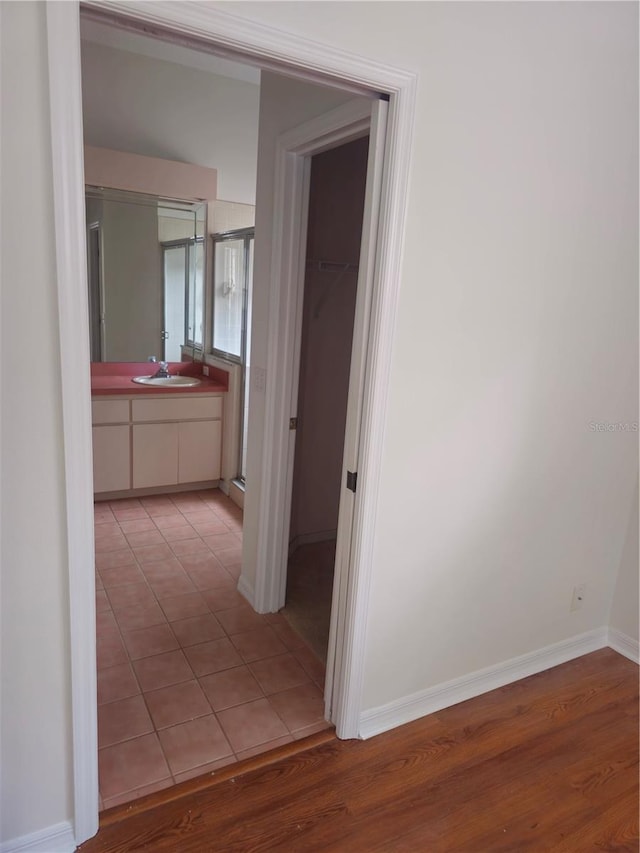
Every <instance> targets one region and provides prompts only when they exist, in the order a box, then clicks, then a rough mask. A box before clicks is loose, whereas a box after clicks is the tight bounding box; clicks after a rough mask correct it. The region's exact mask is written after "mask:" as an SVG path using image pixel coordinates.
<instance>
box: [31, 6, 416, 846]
mask: <svg viewBox="0 0 640 853" xmlns="http://www.w3.org/2000/svg"><path fill="white" fill-rule="evenodd" d="M86 5H87V6H90V7H92V8H93V9H94V10H96V11H97V12H98V13H100V14H103V15H106V16H113V15H116V16H121V17H120V19H119V20H120V22H122V20H123V19H124V20H126V19H128V20H129V21H131V22H132V25H135V23H136V22H144V23H145V25H146V28H147V32H148V33H151V34H153V33H154V32H155V31H162V30H164V31H166V30H167V29H168V30H170V31H171V32H172V34H174V35H175V34H178V35H181V36H183V37H184V39H185V43H186V44H190V45H194V44H196V43H198V42H199V44H200V45H201V46H204V47H205V48H206V44H207V43H211V42H215V44H216V45H222V46H223V47H225V48H227V49H228V50H230V51H236V52H239V53H241V54H244V56H245V57H252V59H253V61H254V64H258V65H263V66H265V67H270V68H280V69H282V68H285V67H286V68H289V69H293V70H294V73H296V75H297V76H302V77H305V78H307V79H310V80H315V81H316V82H324V83H332V82H333V83H334V84H335V85H339V86H342V87H343V88H345V89H349V90H351V91H356V92H357V91H362V89H363V88H364V89H367V90H372V89H373V90H377V91H380V92H383V93H387V94H389V95H390V97H391V101H390V109H389V122H388V127H387V137H386V152H387V156H386V162H385V174H384V178H383V191H382V193H383V194H382V203H381V208H380V220H379V222H380V228H379V239H378V257H377V270H376V278H375V288H376V297H375V299H376V310H375V316H372V324H371V328H370V373H369V383H368V387H369V397H368V399H369V403H368V406H367V412H365V419H364V422H363V433H362V436H361V448H362V449H363V453H364V454H365V456H366V459H367V471H368V472H369V476H366V472H365V473H364V474H363V476H362V477H361V480H362V481H363V483H364V481H365V479H366V483H367V484H366V488H364V487H363V488H362V491H361V495H360V500H359V503H358V510H357V513H358V516H359V517H360V522H359V524H360V535H359V542H358V548H357V555H356V558H355V561H356V565H357V566H359V573H358V579H357V584H356V586H355V588H354V591H353V598H352V601H351V607H350V613H351V632H352V642H351V644H350V646H349V648H348V650H347V654H348V671H349V672H348V676H347V678H346V680H345V683H346V684H348V694H349V695H348V696H347V697H344V698H345V702H346V706H345V707H348V709H349V710H348V713H347V715H346V718H345V720H344V723H343V724H342V725H341V731H340V736H341V737H355V736H357V735H358V734H359V730H358V729H359V716H360V714H359V711H360V697H361V692H362V683H363V676H364V649H365V643H364V640H365V632H366V622H367V609H368V591H369V584H370V567H371V562H372V560H371V558H372V554H373V542H374V525H375V516H376V506H377V501H378V483H377V476H376V472H377V471H378V470H379V467H380V462H381V458H382V442H383V434H384V424H385V413H386V404H387V397H388V378H389V369H390V357H391V347H392V338H393V328H394V324H395V314H396V305H397V299H398V288H399V279H400V264H401V257H402V248H403V235H404V221H405V211H406V200H407V191H408V176H409V160H410V149H411V135H412V128H413V114H414V102H415V89H416V79H415V75H414V74H411V73H409V72H405V71H402V70H398V69H396V68H391V67H389V66H386V65H384V64H381V63H378V62H375V61H372V60H369V59H366V58H363V57H359V56H354V55H352V54H349V53H346V52H344V51H341V50H338V49H336V48H334V47H332V46H331V45H326V44H321V43H318V42H315V41H311V40H308V39H305V38H302V37H300V36H296V35H294V34H291V33H287V32H284V31H281V30H277V29H274V28H271V27H267V26H265V25H263V24H260V23H257V22H254V21H250V20H248V19H246V18H242V17H240V16H236V15H231V14H229V13H227V12H222V11H220V10H219V9H217V8H215V7H212V6H210V5H209V4H204V3H199V2H195V3H194V2H190V0H185V2H163V3H148V2H139V0H132V2H123V0H115V2H111V0H93V2H90V3H88V4H86ZM78 15H79V4H78V3H77V2H76V1H75V0H73V2H66V3H48V4H47V40H48V72H49V80H50V104H51V137H52V171H53V184H54V203H55V219H56V228H55V239H56V253H57V279H58V305H59V328H60V350H61V382H62V405H63V418H64V431H65V437H64V452H65V489H66V502H67V538H68V547H69V586H70V616H69V622H70V643H71V678H72V687H71V701H72V715H73V716H72V726H73V771H74V779H73V786H74V833H75V840H76V843H77V844H80V843H82V842H83V841H85V840H86V839H87V838H90V837H91V836H92V835H94V834H95V832H96V830H97V827H98V797H97V761H98V756H97V727H96V692H95V690H96V663H95V599H94V577H93V566H94V546H93V532H92V531H93V520H92V512H91V510H92V501H93V482H92V461H91V422H90V405H89V403H90V382H89V368H88V361H89V335H88V309H87V276H86V257H85V225H84V210H83V194H84V175H83V168H82V164H83V154H82V142H83V139H82V108H81V72H80V55H79V54H80V50H79V48H80V44H79V39H80V35H79V23H78ZM211 49H212V51H214V52H219V50H218V49H217V47H215V48H214V47H212V48H211ZM236 58H237V57H236Z"/></svg>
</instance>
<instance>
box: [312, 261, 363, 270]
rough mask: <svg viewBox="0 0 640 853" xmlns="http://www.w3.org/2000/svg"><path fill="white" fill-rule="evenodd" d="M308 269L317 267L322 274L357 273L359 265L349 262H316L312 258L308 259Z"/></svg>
mask: <svg viewBox="0 0 640 853" xmlns="http://www.w3.org/2000/svg"><path fill="white" fill-rule="evenodd" d="M307 267H317V269H318V270H320V271H321V272H357V271H358V269H359V267H358V264H352V263H349V262H348V261H343V262H341V261H316V260H312V259H311V258H308V259H307Z"/></svg>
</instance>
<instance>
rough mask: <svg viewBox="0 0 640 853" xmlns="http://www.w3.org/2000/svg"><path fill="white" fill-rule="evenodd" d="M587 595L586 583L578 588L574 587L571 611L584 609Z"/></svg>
mask: <svg viewBox="0 0 640 853" xmlns="http://www.w3.org/2000/svg"><path fill="white" fill-rule="evenodd" d="M586 594H587V585H586V583H581V584H579V585H578V586H574V588H573V595H572V596H571V607H570V608H569V609H570V610H580V608H581V607H582V602H583V601H584V599H585V596H586Z"/></svg>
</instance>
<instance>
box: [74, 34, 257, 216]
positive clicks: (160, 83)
mask: <svg viewBox="0 0 640 853" xmlns="http://www.w3.org/2000/svg"><path fill="white" fill-rule="evenodd" d="M82 91H83V94H82V105H83V115H84V134H85V142H86V143H87V144H88V145H96V146H99V147H103V148H115V149H117V150H121V151H129V152H131V153H134V154H145V155H147V156H149V157H162V158H165V159H169V160H179V161H182V162H185V163H195V164H196V165H199V166H208V167H209V168H212V169H217V170H218V198H220V199H224V200H226V201H235V202H240V203H242V204H255V191H256V160H257V147H258V107H259V96H260V87H259V86H256V85H254V84H252V83H246V82H244V81H242V80H232V79H231V78H229V77H222V76H220V75H217V74H209V73H207V72H206V71H201V70H199V69H196V68H187V67H186V66H185V65H178V64H176V63H173V62H166V61H164V60H160V59H153V58H151V57H148V56H137V55H135V54H133V53H130V52H128V51H124V50H116V49H115V48H112V47H107V46H105V45H101V44H96V43H94V42H89V41H83V42H82Z"/></svg>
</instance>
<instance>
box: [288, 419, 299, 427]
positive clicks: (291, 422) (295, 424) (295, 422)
mask: <svg viewBox="0 0 640 853" xmlns="http://www.w3.org/2000/svg"><path fill="white" fill-rule="evenodd" d="M289 429H298V419H297V418H289Z"/></svg>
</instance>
